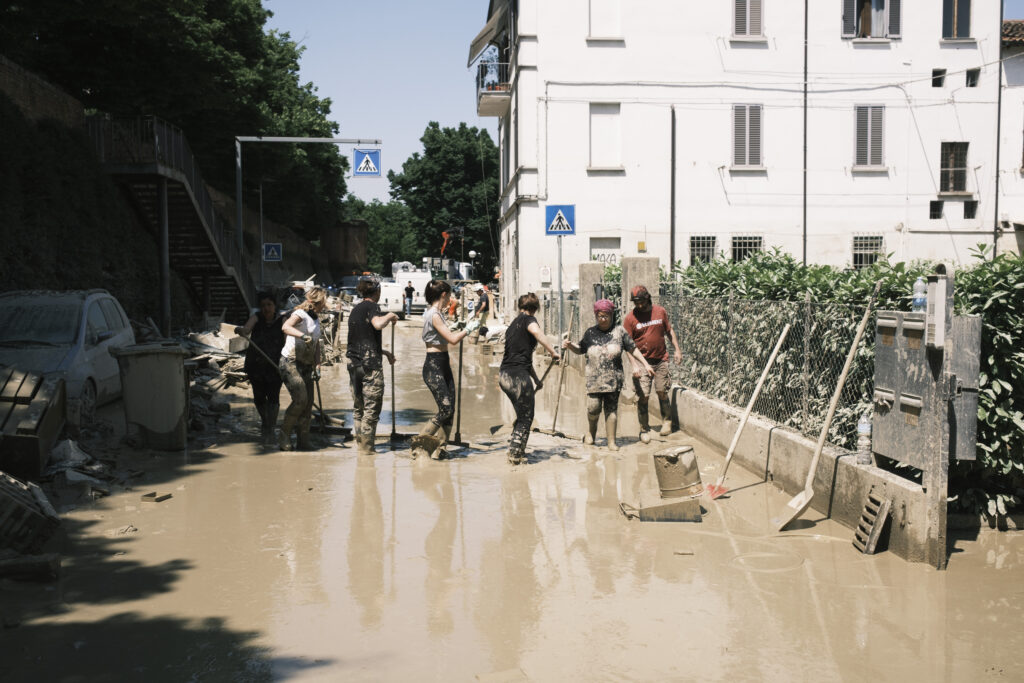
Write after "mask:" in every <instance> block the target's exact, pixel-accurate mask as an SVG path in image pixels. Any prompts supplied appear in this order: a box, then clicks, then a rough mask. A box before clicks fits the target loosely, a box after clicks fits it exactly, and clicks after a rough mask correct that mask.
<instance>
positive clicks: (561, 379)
mask: <svg viewBox="0 0 1024 683" xmlns="http://www.w3.org/2000/svg"><path fill="white" fill-rule="evenodd" d="M577 306H578V303H577V302H575V301H574V302H573V304H572V312H571V313H570V314H569V333H568V337H569V339H572V332H573V325H574V324H575V323H576V309H577ZM564 355H565V353H564V350H563V356H564ZM566 365H567V363H566V362H565V361H563V362H562V363H561V366H562V368H561V371H560V372H559V373H558V394H557V395H556V396H555V415H554V418H553V419H552V420H551V429H540V428H539V427H534V428H533V431H535V432H537V433H538V434H547V435H549V436H559V437H561V438H563V439H571V440H573V441H582V440H583V437H577V436H568V435H567V434H565V433H564V432H560V431H558V429H557V428H556V427H557V426H558V404H559V403H561V401H562V386H563V385H564V384H565V366H566ZM548 369H549V370H550V368H548ZM544 375H545V376H547V372H545V373H544Z"/></svg>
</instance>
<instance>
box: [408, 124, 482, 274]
mask: <svg viewBox="0 0 1024 683" xmlns="http://www.w3.org/2000/svg"><path fill="white" fill-rule="evenodd" d="M420 141H421V142H422V143H423V154H420V153H419V152H417V153H415V154H413V155H412V156H411V157H409V159H407V160H406V162H405V163H404V164H402V171H401V173H395V172H394V171H392V172H390V173H388V180H390V181H391V196H392V197H393V198H394V199H395V200H398V201H400V202H402V203H404V204H405V205H406V206H407V207H408V208H409V211H410V216H409V218H410V226H411V228H412V232H413V234H414V235H415V241H416V246H417V250H418V251H417V253H420V254H424V255H430V256H439V255H440V251H441V245H442V243H443V242H444V237H442V235H441V233H442V232H444V231H448V232H452V230H453V229H458V228H463V229H464V230H465V235H464V240H465V241H464V243H461V242H460V241H459V240H456V241H455V243H454V244H452V243H451V242H449V245H448V249H447V250H446V251H445V256H449V255H451V256H453V257H455V258H458V257H459V256H460V252H461V254H462V255H466V258H468V254H469V252H470V250H475V251H477V252H478V253H479V254H480V256H479V257H478V258H477V264H478V265H479V267H480V270H479V272H481V273H488V274H489V273H493V272H494V266H495V265H497V263H498V249H497V244H498V239H497V236H496V231H497V219H498V211H499V202H498V199H499V195H498V148H497V147H496V146H495V144H494V142H493V141H492V140H491V136H490V134H489V133H488V132H487V131H486V130H483V129H478V128H476V127H474V126H467V125H466V124H465V123H460V124H459V127H458V128H442V127H441V126H440V125H438V123H437V122H435V121H431V122H430V123H429V124H428V125H427V128H426V130H425V131H424V133H423V137H421V138H420Z"/></svg>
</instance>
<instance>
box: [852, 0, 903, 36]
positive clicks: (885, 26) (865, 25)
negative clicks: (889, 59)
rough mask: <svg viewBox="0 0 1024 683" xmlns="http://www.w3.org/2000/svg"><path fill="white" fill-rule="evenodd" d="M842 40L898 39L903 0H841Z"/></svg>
mask: <svg viewBox="0 0 1024 683" xmlns="http://www.w3.org/2000/svg"><path fill="white" fill-rule="evenodd" d="M842 7H843V23H842V27H843V28H842V31H843V33H842V35H843V38H899V37H900V35H901V31H902V22H903V0H843V5H842Z"/></svg>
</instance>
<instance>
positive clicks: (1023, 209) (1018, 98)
mask: <svg viewBox="0 0 1024 683" xmlns="http://www.w3.org/2000/svg"><path fill="white" fill-rule="evenodd" d="M1004 60H1005V61H1004V62H1003V84H1004V86H1005V89H1004V90H1003V123H1002V130H1001V131H1000V132H1001V135H1000V138H1001V140H1000V145H1001V152H1000V159H999V166H1000V169H1001V173H1000V174H999V217H1000V220H1001V221H1006V222H1008V223H1009V224H1010V229H1009V230H1008V231H1006V232H1005V233H1003V235H1002V237H1001V238H1000V240H999V251H1001V252H1002V251H1015V252H1017V253H1020V252H1021V250H1022V248H1024V231H1022V230H1017V229H1014V227H1013V224H1015V223H1016V224H1018V225H1021V226H1022V227H1024V45H1020V46H1014V47H1013V48H1011V49H1009V50H1007V51H1006V53H1005V54H1004Z"/></svg>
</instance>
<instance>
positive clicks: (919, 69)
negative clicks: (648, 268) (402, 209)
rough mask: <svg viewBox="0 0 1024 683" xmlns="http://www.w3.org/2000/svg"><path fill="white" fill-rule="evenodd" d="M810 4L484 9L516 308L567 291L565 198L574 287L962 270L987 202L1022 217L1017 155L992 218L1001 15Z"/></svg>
mask: <svg viewBox="0 0 1024 683" xmlns="http://www.w3.org/2000/svg"><path fill="white" fill-rule="evenodd" d="M804 4H805V3H802V2H797V1H796V0H733V1H732V2H715V3H706V4H705V5H702V6H701V7H700V11H694V8H693V7H691V6H690V5H689V4H688V3H680V2H676V1H675V0H633V1H631V2H625V1H624V0H562V1H559V2H542V1H541V0H491V2H490V4H489V6H488V13H487V23H486V25H485V27H484V29H483V30H482V31H481V32H480V34H479V35H478V36H477V38H476V40H474V41H473V43H472V45H471V48H470V61H471V62H472V63H474V64H475V71H474V73H475V74H476V78H477V108H478V112H479V113H480V114H481V115H484V116H497V117H498V120H499V126H498V130H499V136H498V137H499V145H500V150H501V168H502V171H501V172H502V179H501V181H502V182H501V185H502V188H503V190H502V197H501V211H502V214H501V261H502V273H503V280H502V293H503V294H504V295H505V297H504V300H505V301H509V300H510V295H514V294H515V293H518V292H521V291H527V290H535V289H540V288H553V287H556V286H557V285H556V283H557V279H558V278H557V275H558V272H557V269H558V265H557V264H558V261H557V256H558V255H557V249H556V239H555V238H554V237H550V236H547V235H546V234H545V228H546V207H547V206H548V205H553V204H558V205H562V204H567V205H574V206H575V223H576V224H575V229H576V232H575V235H573V236H566V237H564V238H563V254H562V263H563V264H564V265H563V272H562V281H563V286H564V287H565V288H566V289H569V288H571V287H573V286H574V285H575V281H576V268H575V264H577V263H579V262H581V261H588V260H599V261H603V262H606V263H617V262H618V261H619V260H620V259H621V258H622V257H623V256H632V255H652V256H658V257H659V258H660V259H661V261H662V265H663V266H666V267H667V266H669V265H670V264H671V263H673V262H682V264H683V265H687V264H689V263H692V262H694V261H696V260H699V259H707V258H710V257H712V256H714V255H718V254H724V255H725V256H727V257H729V258H735V259H742V258H745V257H746V256H747V255H749V254H750V253H752V252H754V251H759V250H768V249H772V248H778V249H781V250H783V251H785V252H789V253H791V254H793V255H795V256H796V257H797V258H806V260H807V261H808V262H813V263H827V264H832V265H835V266H840V267H843V266H850V267H858V266H861V265H866V264H869V263H871V262H873V261H874V260H875V259H876V258H878V256H879V255H881V254H892V255H893V257H894V258H895V259H898V260H913V259H919V258H922V259H943V260H947V261H952V262H955V263H965V262H969V261H970V260H971V258H972V254H971V249H972V248H973V247H975V246H976V245H977V244H979V243H985V244H994V243H995V242H996V241H997V239H999V235H998V234H997V227H998V226H999V221H997V213H996V212H997V210H998V212H999V215H1000V216H1002V215H1003V214H1008V215H1011V218H1010V219H1008V220H1010V223H1012V222H1013V220H1012V215H1017V216H1018V217H1022V216H1024V214H1021V213H1020V211H1019V210H1018V209H1015V208H1013V205H1014V201H1013V200H1014V199H1015V198H1010V199H1006V196H1007V195H1009V194H1012V193H1016V195H1017V196H1020V191H1021V189H1022V188H1021V174H1020V168H1019V164H1020V163H1021V160H1020V159H1018V160H1015V161H1013V162H1012V163H1011V162H1010V161H1009V160H1006V162H1005V164H1004V163H1000V166H1002V167H1003V168H1004V169H1012V171H1013V173H1004V174H1002V175H1007V176H1008V177H1007V178H1005V180H1006V185H1005V186H1004V187H1001V188H1000V189H999V190H998V196H999V197H1000V198H1001V199H1003V203H1001V204H1000V206H999V207H998V209H997V207H996V197H997V189H996V185H997V177H998V176H1000V174H999V173H997V171H996V150H997V133H996V128H997V120H998V118H999V116H998V113H999V111H1000V110H999V99H1000V98H999V95H1000V91H1001V88H1000V74H1001V73H1002V72H1001V69H1000V49H1001V48H1000V44H1001V16H1000V9H999V4H1000V3H997V2H992V3H989V2H980V1H978V0H975V2H970V1H969V0H929V1H927V2H917V3H908V2H905V1H904V0H821V1H816V2H812V3H808V6H809V8H810V9H809V12H808V13H807V14H806V15H805V12H804ZM805 35H806V37H807V39H806V41H805ZM1004 76H1006V77H1007V78H1009V77H1010V76H1011V73H1010V70H1007V71H1006V73H1005V74H1004ZM1017 78H1019V76H1018V77H1017ZM1006 90H1007V91H1008V90H1009V88H1007V89H1006ZM1017 92H1018V93H1019V92H1020V91H1019V90H1018V91H1017ZM1020 99H1021V98H1020V96H1019V94H1018V95H1017V96H1016V102H1015V103H1013V104H1012V106H1015V107H1016V109H1015V110H1014V111H1015V112H1016V113H1014V114H1012V116H1015V117H1016V118H1015V119H1014V121H1013V124H1012V126H1010V125H1007V126H1005V127H1004V128H1003V133H1005V134H1004V135H1003V136H1002V145H1003V148H1008V147H1011V146H1013V144H1014V142H1013V140H1016V141H1017V145H1018V156H1020V150H1019V141H1020V137H1021V130H1022V123H1024V122H1022V120H1021V106H1022V105H1021V102H1020ZM1010 107H1011V103H1009V102H1007V103H1004V107H1003V109H1004V111H1006V110H1007V109H1008V108H1010ZM1011 128H1012V129H1013V130H1014V131H1016V132H1015V133H1013V132H1011ZM1004 156H1005V155H1004ZM1014 211H1016V212H1017V213H1016V214H1014V213H1013V212H1014ZM1004 225H1005V223H1004ZM1003 237H1005V232H1004V233H1003ZM1003 242H1006V240H1005V239H1003V240H1002V242H1000V244H1003Z"/></svg>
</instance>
